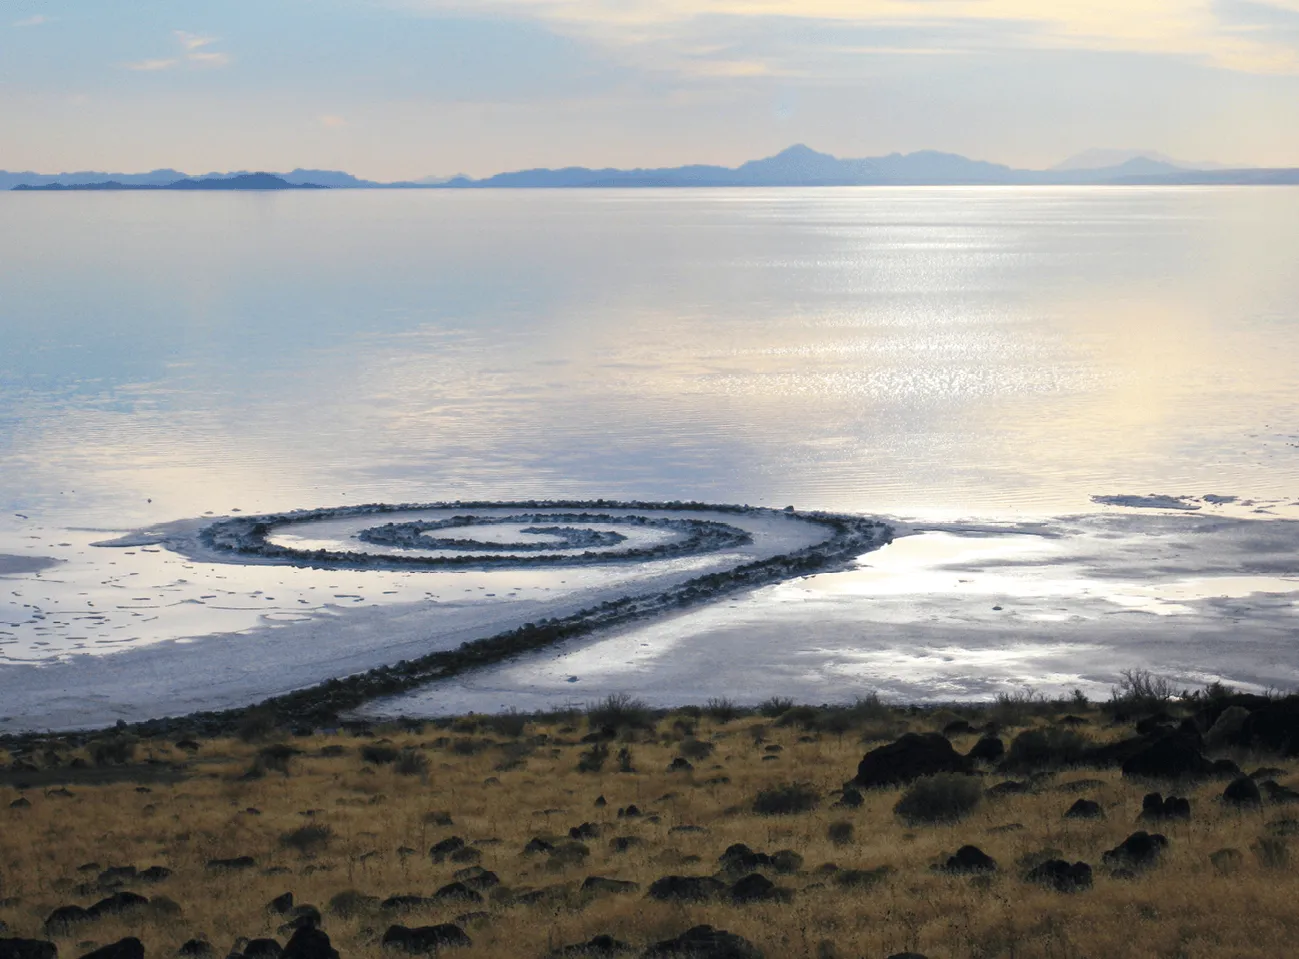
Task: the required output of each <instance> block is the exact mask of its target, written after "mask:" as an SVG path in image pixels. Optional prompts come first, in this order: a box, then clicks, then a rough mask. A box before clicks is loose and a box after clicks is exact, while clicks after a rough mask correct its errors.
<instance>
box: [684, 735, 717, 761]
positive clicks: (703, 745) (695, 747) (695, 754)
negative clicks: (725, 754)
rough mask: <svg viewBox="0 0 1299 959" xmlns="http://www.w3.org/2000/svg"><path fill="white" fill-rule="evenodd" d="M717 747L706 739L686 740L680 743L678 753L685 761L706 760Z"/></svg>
mask: <svg viewBox="0 0 1299 959" xmlns="http://www.w3.org/2000/svg"><path fill="white" fill-rule="evenodd" d="M716 748H717V747H716V746H714V745H713V744H712V743H710V742H708V740H706V739H687V740H684V741H683V742H682V743H681V746H680V747H679V751H680V753H681V755H682V756H685V757H686V759H693V760H696V761H698V760H700V759H707V758H708V757H709V756H711V755H712V754H713V750H714V749H716Z"/></svg>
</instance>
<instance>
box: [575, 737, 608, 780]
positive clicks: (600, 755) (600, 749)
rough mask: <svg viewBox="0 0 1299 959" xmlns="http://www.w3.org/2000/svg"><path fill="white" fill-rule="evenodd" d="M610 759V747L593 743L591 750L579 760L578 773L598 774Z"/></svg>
mask: <svg viewBox="0 0 1299 959" xmlns="http://www.w3.org/2000/svg"><path fill="white" fill-rule="evenodd" d="M608 758H609V747H608V746H607V745H606V744H604V743H593V744H592V745H591V748H590V749H588V750H587V751H586V752H584V753H582V755H581V756H579V757H578V759H577V771H578V772H580V773H598V772H599V771H600V770H601V769H603V768H604V763H605V760H607V759H608Z"/></svg>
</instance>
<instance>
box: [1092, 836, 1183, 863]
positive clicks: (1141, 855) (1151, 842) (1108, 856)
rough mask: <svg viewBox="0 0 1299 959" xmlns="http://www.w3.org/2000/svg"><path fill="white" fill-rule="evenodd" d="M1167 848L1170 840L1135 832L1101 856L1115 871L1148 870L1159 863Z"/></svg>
mask: <svg viewBox="0 0 1299 959" xmlns="http://www.w3.org/2000/svg"><path fill="white" fill-rule="evenodd" d="M1166 848H1168V839H1167V838H1165V837H1164V836H1162V835H1160V834H1159V833H1148V832H1145V831H1141V832H1134V833H1133V834H1132V835H1131V836H1129V837H1128V838H1127V839H1125V840H1123V842H1121V843H1119V844H1118V845H1117V846H1115V847H1114V848H1113V849H1111V850H1110V851H1109V852H1107V853H1105V854H1104V855H1103V856H1101V861H1102V862H1103V863H1105V865H1107V866H1110V867H1112V868H1115V869H1118V868H1128V869H1148V868H1150V867H1151V866H1153V865H1155V864H1156V863H1158V862H1159V857H1160V854H1161V853H1163V851H1164V850H1165V849H1166Z"/></svg>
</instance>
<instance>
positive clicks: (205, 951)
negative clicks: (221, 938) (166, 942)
mask: <svg viewBox="0 0 1299 959" xmlns="http://www.w3.org/2000/svg"><path fill="white" fill-rule="evenodd" d="M176 955H178V956H181V957H183V959H212V956H214V955H216V950H215V949H213V948H212V943H210V942H208V941H207V940H206V939H186V940H185V941H184V942H182V943H181V944H180V948H179V949H177V950H176Z"/></svg>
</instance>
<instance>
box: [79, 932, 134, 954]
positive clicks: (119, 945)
mask: <svg viewBox="0 0 1299 959" xmlns="http://www.w3.org/2000/svg"><path fill="white" fill-rule="evenodd" d="M81 959H144V943H142V942H141V941H140V940H139V939H136V938H135V936H128V937H127V938H125V939H119V940H117V942H110V943H109V944H108V945H106V946H100V947H99V948H98V949H96V950H95V951H94V952H88V953H86V954H85V955H84V956H82V957H81Z"/></svg>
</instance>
